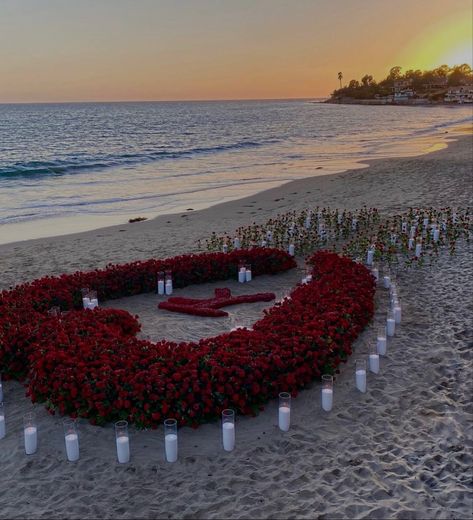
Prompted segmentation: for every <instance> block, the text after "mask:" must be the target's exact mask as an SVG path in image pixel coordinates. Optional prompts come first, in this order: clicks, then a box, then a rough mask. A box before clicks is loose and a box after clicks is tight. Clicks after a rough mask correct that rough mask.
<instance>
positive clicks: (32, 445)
mask: <svg viewBox="0 0 473 520" xmlns="http://www.w3.org/2000/svg"><path fill="white" fill-rule="evenodd" d="M24 434H25V452H26V454H27V455H32V454H33V453H35V452H36V450H37V448H38V430H37V428H36V426H28V427H26V428H25V431H24Z"/></svg>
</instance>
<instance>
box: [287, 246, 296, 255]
mask: <svg viewBox="0 0 473 520" xmlns="http://www.w3.org/2000/svg"><path fill="white" fill-rule="evenodd" d="M295 250H296V248H295V246H294V244H289V249H288V251H289V255H290V256H294V255H295Z"/></svg>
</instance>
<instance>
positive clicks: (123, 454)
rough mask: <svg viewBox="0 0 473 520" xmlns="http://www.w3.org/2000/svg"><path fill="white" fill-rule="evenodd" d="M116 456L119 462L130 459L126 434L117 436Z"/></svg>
mask: <svg viewBox="0 0 473 520" xmlns="http://www.w3.org/2000/svg"><path fill="white" fill-rule="evenodd" d="M117 458H118V462H120V464H125V463H127V462H129V461H130V439H129V438H128V436H126V435H122V436H120V437H117Z"/></svg>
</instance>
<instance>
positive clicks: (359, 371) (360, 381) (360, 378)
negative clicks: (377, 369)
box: [355, 359, 366, 393]
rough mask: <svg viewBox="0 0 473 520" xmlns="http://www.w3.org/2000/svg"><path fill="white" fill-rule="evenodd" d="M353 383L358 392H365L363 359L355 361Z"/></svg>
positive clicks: (364, 364)
mask: <svg viewBox="0 0 473 520" xmlns="http://www.w3.org/2000/svg"><path fill="white" fill-rule="evenodd" d="M355 383H356V388H357V389H358V390H359V391H360V392H363V393H365V392H366V361H365V360H364V359H357V360H356V361H355Z"/></svg>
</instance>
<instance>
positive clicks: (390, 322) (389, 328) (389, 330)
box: [386, 316, 396, 337]
mask: <svg viewBox="0 0 473 520" xmlns="http://www.w3.org/2000/svg"><path fill="white" fill-rule="evenodd" d="M395 331H396V321H395V319H394V317H391V316H389V317H388V318H387V320H386V334H387V335H388V336H390V337H392V336H394V333H395Z"/></svg>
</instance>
